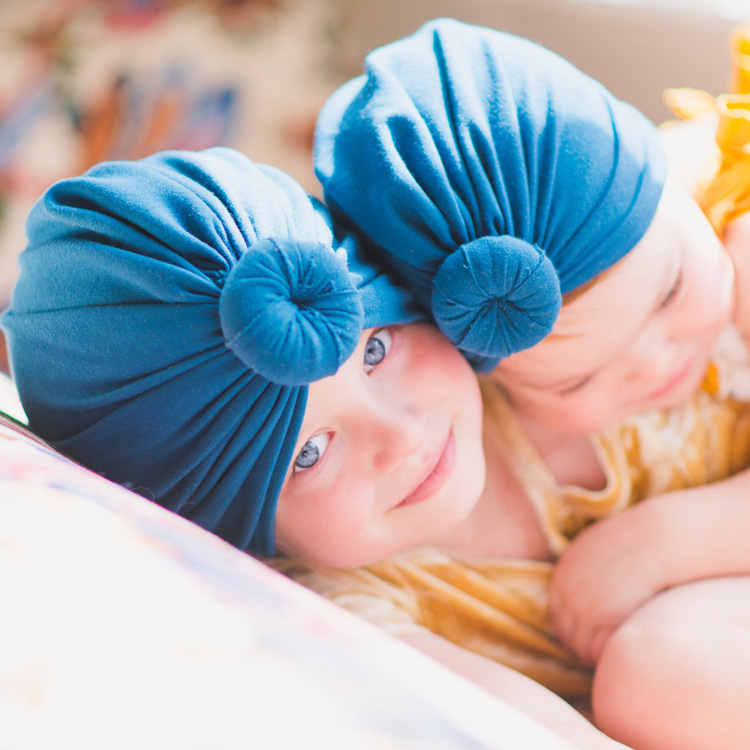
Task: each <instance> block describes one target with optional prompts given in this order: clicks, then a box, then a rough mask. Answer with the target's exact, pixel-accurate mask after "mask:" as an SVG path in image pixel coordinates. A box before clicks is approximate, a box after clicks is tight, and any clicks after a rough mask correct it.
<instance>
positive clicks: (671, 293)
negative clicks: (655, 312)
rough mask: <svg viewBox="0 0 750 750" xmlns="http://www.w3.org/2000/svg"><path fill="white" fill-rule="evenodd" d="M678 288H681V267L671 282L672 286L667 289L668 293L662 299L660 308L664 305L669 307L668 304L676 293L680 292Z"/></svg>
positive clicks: (672, 300)
mask: <svg viewBox="0 0 750 750" xmlns="http://www.w3.org/2000/svg"><path fill="white" fill-rule="evenodd" d="M680 289H682V269H680V273H679V274H677V278H676V279H675V282H674V284H672V288H671V289H670V290H669V294H667V296H666V297H665V298H664V299H663V300H662V303H661V305H660V309H662V310H663V309H664V308H665V307H669V305H671V304H672V302H674V300H675V298H676V297H677V295H678V294H679V293H680Z"/></svg>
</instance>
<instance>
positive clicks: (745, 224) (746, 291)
mask: <svg viewBox="0 0 750 750" xmlns="http://www.w3.org/2000/svg"><path fill="white" fill-rule="evenodd" d="M724 245H725V247H726V249H727V252H728V253H729V256H730V257H731V259H732V262H733V264H734V275H735V282H734V288H735V311H734V320H735V323H737V325H738V326H739V327H740V329H741V330H742V331H743V333H744V334H745V336H746V337H747V334H748V332H750V213H746V214H743V215H742V216H740V217H739V218H738V219H735V220H734V221H733V222H732V223H731V224H729V225H728V226H727V228H726V230H725V232H724Z"/></svg>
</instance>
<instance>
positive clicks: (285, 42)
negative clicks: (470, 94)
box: [0, 0, 750, 371]
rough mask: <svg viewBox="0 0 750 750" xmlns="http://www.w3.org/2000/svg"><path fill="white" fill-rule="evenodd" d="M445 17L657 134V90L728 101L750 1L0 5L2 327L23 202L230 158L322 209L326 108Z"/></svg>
mask: <svg viewBox="0 0 750 750" xmlns="http://www.w3.org/2000/svg"><path fill="white" fill-rule="evenodd" d="M740 6H743V7H740ZM438 16H452V17H455V18H459V19H461V20H464V21H467V22H471V23H478V24H482V25H487V26H492V27H494V28H498V29H502V30H505V31H509V32H512V33H516V34H520V35H522V36H526V37H528V38H530V39H533V40H534V41H537V42H540V43H542V44H544V45H546V46H547V47H549V48H551V49H553V50H554V51H556V52H558V53H560V54H561V55H563V56H564V57H566V58H568V59H569V60H570V61H571V62H573V63H574V64H576V65H577V66H578V67H580V68H581V69H582V70H584V71H585V72H587V73H589V74H590V75H592V76H594V77H595V78H598V79H599V80H600V81H602V82H603V83H604V84H605V85H606V86H608V87H609V88H610V89H611V90H612V91H613V92H614V93H615V94H616V95H617V96H619V97H620V98H622V99H625V100H626V101H630V102H631V103H633V104H635V105H636V106H638V107H639V108H640V109H641V110H642V111H644V112H645V113H646V115H648V116H649V117H650V118H651V119H653V120H654V121H655V122H661V121H662V120H664V119H666V118H667V117H668V116H669V113H668V112H667V110H666V108H665V107H664V105H663V104H662V102H661V92H662V90H663V89H665V88H667V87H670V86H692V87H695V88H702V89H705V90H707V91H709V92H711V93H713V94H718V93H720V92H721V91H722V90H724V89H725V87H726V80H727V76H728V71H729V54H728V47H727V38H728V34H729V31H730V29H731V28H732V26H733V25H735V24H737V23H738V22H741V21H750V0H0V309H2V308H3V307H5V306H6V305H7V303H8V301H9V299H10V294H11V290H12V287H13V283H14V282H15V279H16V276H17V269H16V259H17V256H18V254H19V252H20V251H21V250H22V249H23V247H24V231H23V223H24V218H25V216H26V214H27V213H28V210H29V208H30V207H31V205H32V204H33V202H34V201H35V200H36V199H37V198H38V197H39V195H40V194H41V193H42V192H43V191H44V189H45V188H46V187H47V186H48V185H50V184H51V183H52V182H54V181H56V180H58V179H61V178H63V177H66V176H70V175H75V174H80V173H81V172H82V171H84V170H86V169H87V168H88V167H90V166H91V165H93V164H95V163H97V162H99V161H102V160H107V159H136V158H139V157H141V156H145V155H146V154H149V153H152V152H154V151H160V150H163V149H167V148H184V149H202V148H207V147H209V146H213V145H228V146H232V147H234V148H237V149H239V150H241V151H243V152H245V153H246V154H247V155H248V156H250V157H251V158H253V159H255V160H256V161H260V162H265V163H269V164H273V165H275V166H278V167H280V168H281V169H283V170H285V171H287V172H288V173H290V174H291V175H292V176H293V177H295V178H296V179H297V180H299V181H300V182H301V183H302V184H303V186H304V187H305V188H306V189H307V190H308V191H309V192H311V193H313V194H318V192H319V191H318V187H317V185H316V182H315V178H314V175H313V171H312V163H311V149H312V137H313V129H314V124H315V118H316V116H317V112H318V110H319V108H320V106H321V104H322V103H323V101H324V100H325V99H326V97H327V96H328V95H329V94H330V93H331V92H332V91H333V90H334V89H335V88H336V87H337V86H339V85H340V84H341V83H343V82H344V81H345V80H347V79H349V78H351V77H352V76H354V75H357V74H358V73H359V72H360V71H361V69H362V60H363V57H364V55H365V54H366V53H367V52H368V51H369V50H370V49H372V48H373V47H376V46H379V45H381V44H384V43H386V42H388V41H391V40H393V39H396V38H398V37H400V36H404V35H405V34H408V33H410V32H411V31H413V30H415V29H416V28H417V27H418V26H419V25H421V24H422V23H423V22H424V21H426V20H428V19H429V18H435V17H438ZM7 368H8V365H7V358H6V356H5V347H4V343H3V341H2V339H1V338H0V369H4V370H6V371H7Z"/></svg>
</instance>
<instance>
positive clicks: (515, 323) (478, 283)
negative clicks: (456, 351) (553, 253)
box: [432, 235, 562, 360]
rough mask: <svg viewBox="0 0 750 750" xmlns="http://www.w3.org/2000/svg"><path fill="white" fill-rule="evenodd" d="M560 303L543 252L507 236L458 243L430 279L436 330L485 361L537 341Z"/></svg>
mask: <svg viewBox="0 0 750 750" xmlns="http://www.w3.org/2000/svg"><path fill="white" fill-rule="evenodd" d="M561 305H562V295H561V293H560V282H559V279H558V276H557V272H556V271H555V267H554V266H553V265H552V263H551V261H550V260H549V258H548V257H547V255H546V254H545V253H544V252H543V251H542V250H541V249H540V248H538V247H537V246H535V245H532V244H530V243H528V242H526V241H524V240H521V239H518V238H516V237H511V236H508V235H502V236H499V237H481V238H480V239H478V240H474V241H473V242H468V243H466V244H465V245H461V246H460V247H459V248H458V250H456V251H455V252H453V253H451V254H450V255H449V256H448V257H447V258H446V259H445V260H444V261H443V263H442V264H441V265H440V268H439V269H438V271H437V273H436V274H435V278H434V286H433V292H432V312H433V315H434V317H435V320H436V321H437V324H438V326H439V327H440V329H441V330H442V331H443V333H445V335H446V336H447V337H448V338H449V339H450V340H451V341H453V342H454V343H455V344H456V345H457V346H458V347H460V348H461V349H463V350H464V351H468V352H471V353H472V354H474V355H479V357H482V358H484V357H486V358H488V359H490V360H493V359H494V360H496V359H497V358H498V357H507V356H509V355H510V354H512V353H513V352H515V351H520V350H522V349H526V348H528V347H530V346H533V345H534V344H536V343H538V342H539V341H541V340H542V339H543V338H544V337H545V336H546V335H547V334H548V333H549V332H550V331H551V330H552V327H553V325H554V323H555V320H556V319H557V316H558V314H559V312H560V307H561Z"/></svg>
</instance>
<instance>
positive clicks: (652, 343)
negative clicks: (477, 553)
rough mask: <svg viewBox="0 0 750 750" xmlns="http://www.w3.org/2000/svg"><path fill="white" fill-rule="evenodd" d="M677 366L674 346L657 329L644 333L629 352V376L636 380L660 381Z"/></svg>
mask: <svg viewBox="0 0 750 750" xmlns="http://www.w3.org/2000/svg"><path fill="white" fill-rule="evenodd" d="M674 366H675V349H674V344H673V342H671V341H670V340H669V338H668V337H667V336H665V335H664V334H663V332H662V331H660V330H659V329H657V328H654V329H652V330H648V331H644V332H643V333H642V335H641V336H640V337H639V338H638V339H637V340H636V341H635V343H634V344H633V346H632V347H631V348H630V351H629V374H630V377H631V379H634V380H658V379H659V378H663V377H665V376H667V375H669V374H670V372H671V370H672V368H673V367H674Z"/></svg>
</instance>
